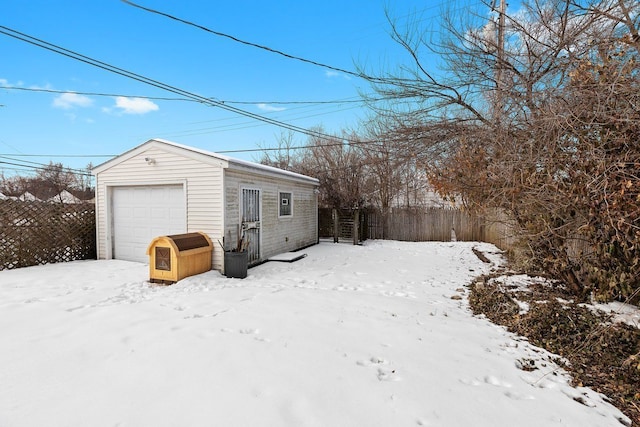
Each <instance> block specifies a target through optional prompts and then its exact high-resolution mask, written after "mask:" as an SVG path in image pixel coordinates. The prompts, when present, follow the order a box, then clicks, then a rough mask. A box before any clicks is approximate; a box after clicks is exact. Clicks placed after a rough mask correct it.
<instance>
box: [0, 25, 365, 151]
mask: <svg viewBox="0 0 640 427" xmlns="http://www.w3.org/2000/svg"><path fill="white" fill-rule="evenodd" d="M0 34H4V35H7V36H9V37H12V38H15V39H17V40H20V41H23V42H26V43H29V44H32V45H34V46H38V47H41V48H43V49H46V50H49V51H52V52H54V53H57V54H60V55H63V56H67V57H69V58H71V59H75V60H77V61H80V62H84V63H86V64H89V65H92V66H94V67H97V68H101V69H103V70H106V71H109V72H111V73H114V74H119V75H121V76H124V77H127V78H130V79H132V80H136V81H139V82H141V83H145V84H147V85H150V86H154V87H157V88H160V89H163V90H166V91H168V92H172V93H175V94H178V95H181V96H184V97H187V98H189V99H192V100H193V101H195V102H199V103H201V104H204V105H208V106H212V107H218V108H221V109H223V110H227V111H230V112H232V113H235V114H239V115H242V116H245V117H249V118H252V119H255V120H258V121H262V122H265V123H268V124H271V125H274V126H278V127H281V128H284V129H289V130H291V131H294V132H298V133H302V134H305V135H308V136H312V137H316V138H321V139H332V138H334V136H332V135H328V134H325V133H323V132H319V131H314V130H311V129H306V128H303V127H300V126H295V125H292V124H289V123H285V122H281V121H279V120H275V119H271V118H268V117H265V116H262V115H260V114H255V113H252V112H249V111H246V110H243V109H241V108H238V107H234V106H231V105H227V104H225V103H223V102H220V101H217V100H214V99H211V98H206V97H204V96H202V95H198V94H195V93H193V92H189V91H187V90H184V89H180V88H178V87H175V86H172V85H169V84H166V83H162V82H160V81H158V80H154V79H151V78H149V77H145V76H143V75H140V74H136V73H134V72H131V71H127V70H125V69H123V68H119V67H116V66H114V65H111V64H108V63H106V62H102V61H99V60H97V59H94V58H91V57H89V56H86V55H82V54H80V53H78V52H74V51H72V50H69V49H65V48H63V47H61V46H57V45H55V44H52V43H49V42H47V41H44V40H41V39H38V38H36V37H33V36H30V35H28V34H25V33H21V32H19V31H17V30H13V29H11V28H8V27H6V26H0ZM353 142H356V141H353ZM358 143H360V142H359V141H358Z"/></svg>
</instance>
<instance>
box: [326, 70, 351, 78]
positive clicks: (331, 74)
mask: <svg viewBox="0 0 640 427" xmlns="http://www.w3.org/2000/svg"><path fill="white" fill-rule="evenodd" d="M324 75H325V77H327V78H329V79H334V78H340V77H342V78H343V79H345V80H351V77H350V76H348V75H346V74H344V73H339V72H338V71H333V70H327V71H325V72H324Z"/></svg>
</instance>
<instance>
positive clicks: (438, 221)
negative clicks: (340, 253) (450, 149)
mask: <svg viewBox="0 0 640 427" xmlns="http://www.w3.org/2000/svg"><path fill="white" fill-rule="evenodd" d="M337 213H338V214H337V215H336V213H335V212H332V209H319V215H318V218H319V224H318V227H319V235H320V237H333V238H334V241H335V240H336V237H335V236H338V240H339V241H352V240H353V241H354V243H355V242H356V240H355V239H354V238H353V237H354V236H353V233H354V231H355V232H357V241H362V240H364V239H367V238H370V239H386V240H402V241H411V242H425V241H441V242H442V241H444V242H448V241H450V240H453V239H455V240H461V241H481V242H489V243H493V244H495V245H496V246H498V247H499V248H501V249H506V248H508V247H509V245H511V244H512V243H513V241H514V237H513V232H512V230H513V228H512V226H511V225H509V224H508V221H507V220H506V218H505V217H502V216H500V215H497V214H496V215H492V216H490V217H489V216H474V215H470V214H468V213H467V212H464V211H461V210H458V209H442V208H392V209H389V210H387V211H386V212H382V211H381V210H378V209H362V210H359V211H357V215H356V211H355V210H339V211H337ZM336 218H337V221H338V222H337V223H336ZM354 221H357V223H358V227H354Z"/></svg>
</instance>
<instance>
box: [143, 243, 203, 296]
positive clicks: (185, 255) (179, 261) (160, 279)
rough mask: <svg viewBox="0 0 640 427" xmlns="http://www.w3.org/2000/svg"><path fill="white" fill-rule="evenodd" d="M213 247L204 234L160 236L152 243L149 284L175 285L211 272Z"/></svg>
mask: <svg viewBox="0 0 640 427" xmlns="http://www.w3.org/2000/svg"><path fill="white" fill-rule="evenodd" d="M212 251H213V245H212V243H211V239H210V238H209V236H207V235H206V234H205V233H201V232H197V233H185V234H175V235H172V236H160V237H156V238H155V239H153V240H152V241H151V243H150V244H149V247H148V248H147V255H149V280H150V281H151V282H152V283H164V284H172V283H175V282H177V281H178V280H182V279H184V278H185V277H188V276H193V275H194V274H200V273H204V272H206V271H209V270H211V253H212Z"/></svg>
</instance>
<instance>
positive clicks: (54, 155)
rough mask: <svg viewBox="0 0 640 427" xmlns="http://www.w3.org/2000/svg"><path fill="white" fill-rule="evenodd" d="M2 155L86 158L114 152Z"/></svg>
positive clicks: (4, 154)
mask: <svg viewBox="0 0 640 427" xmlns="http://www.w3.org/2000/svg"><path fill="white" fill-rule="evenodd" d="M2 156H11V157H62V158H66V157H79V158H86V157H113V156H114V154H13V153H10V154H6V153H0V157H2Z"/></svg>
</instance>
